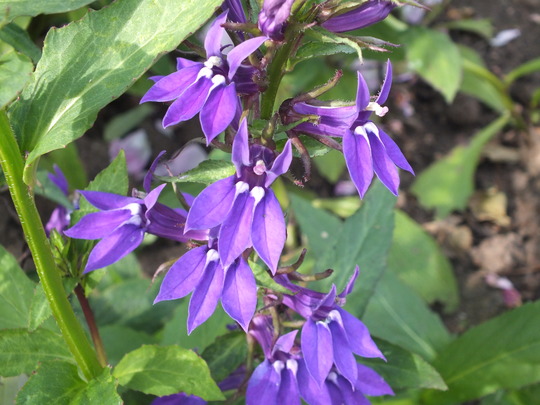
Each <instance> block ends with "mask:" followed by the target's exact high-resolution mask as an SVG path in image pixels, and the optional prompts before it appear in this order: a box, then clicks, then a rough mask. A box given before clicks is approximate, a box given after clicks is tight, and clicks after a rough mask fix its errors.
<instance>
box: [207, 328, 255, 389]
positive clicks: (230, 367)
mask: <svg viewBox="0 0 540 405" xmlns="http://www.w3.org/2000/svg"><path fill="white" fill-rule="evenodd" d="M247 355H248V348H247V342H246V334H245V333H244V332H233V333H228V334H227V335H223V336H220V337H218V338H217V339H216V341H215V342H214V343H212V344H211V345H210V346H208V347H207V348H206V349H204V352H202V354H201V356H202V358H203V359H205V360H206V362H207V363H208V367H210V371H211V372H212V377H214V380H216V381H222V380H224V379H225V378H226V377H228V376H229V374H231V373H232V372H233V371H235V370H236V369H237V368H238V367H239V366H240V365H241V364H243V363H244V362H245V361H246V357H247Z"/></svg>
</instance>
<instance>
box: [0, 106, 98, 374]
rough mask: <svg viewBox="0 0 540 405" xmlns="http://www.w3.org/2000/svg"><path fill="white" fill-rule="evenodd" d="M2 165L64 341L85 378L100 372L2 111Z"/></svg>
mask: <svg viewBox="0 0 540 405" xmlns="http://www.w3.org/2000/svg"><path fill="white" fill-rule="evenodd" d="M0 145H1V147H0V164H1V165H2V169H3V171H4V175H5V177H6V182H7V184H8V186H9V192H10V193H11V198H12V199H13V203H14V204H15V209H16V210H17V214H18V215H19V219H20V221H21V225H22V228H23V231H24V235H25V237H26V241H27V243H28V246H29V247H30V251H31V252H32V257H33V258H34V263H35V265H36V271H37V273H38V276H39V279H40V280H41V284H42V286H43V290H44V291H45V295H46V296H47V300H48V301H49V304H50V306H51V309H52V312H53V314H54V317H55V319H56V322H57V323H58V326H59V327H60V330H61V332H62V335H63V337H64V340H65V341H66V343H67V345H68V347H69V349H70V350H71V353H72V354H73V356H74V357H75V360H76V361H77V363H78V365H79V366H80V368H81V370H82V372H83V374H84V375H85V377H86V378H88V379H91V378H94V377H96V376H98V375H99V374H100V373H101V370H102V367H101V366H100V364H99V361H98V359H97V356H96V353H95V351H94V349H93V348H92V346H91V344H90V342H89V341H88V338H87V337H86V334H85V332H84V329H83V328H82V326H81V324H80V323H79V321H78V320H77V318H76V316H75V313H74V312H73V308H72V307H71V305H70V303H69V301H68V299H67V297H66V293H65V290H64V287H63V285H62V279H61V277H60V272H59V270H58V269H57V267H56V264H55V262H54V257H53V255H52V251H51V248H50V245H49V241H48V239H47V236H46V235H45V230H44V229H43V225H42V223H41V218H40V217H39V214H38V211H37V209H36V205H35V202H34V196H33V193H32V190H31V189H29V188H28V187H27V186H26V184H24V182H23V169H24V161H23V158H22V156H21V154H20V150H19V146H18V145H17V141H16V140H15V136H14V134H13V131H12V130H11V127H10V125H9V120H8V117H7V115H6V112H5V111H3V110H2V111H0Z"/></svg>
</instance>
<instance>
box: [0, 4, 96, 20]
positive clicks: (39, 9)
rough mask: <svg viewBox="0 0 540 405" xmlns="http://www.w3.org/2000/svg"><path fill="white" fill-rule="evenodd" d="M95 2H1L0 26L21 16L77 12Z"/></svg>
mask: <svg viewBox="0 0 540 405" xmlns="http://www.w3.org/2000/svg"><path fill="white" fill-rule="evenodd" d="M93 1H94V0H0V26H2V25H4V24H6V23H8V22H9V21H12V20H13V19H15V18H16V17H19V16H23V15H24V16H30V17H35V16H36V15H38V14H57V13H63V12H66V11H70V10H76V9H78V8H81V7H83V6H86V5H87V4H90V3H92V2H93Z"/></svg>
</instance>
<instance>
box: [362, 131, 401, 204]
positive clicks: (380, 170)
mask: <svg viewBox="0 0 540 405" xmlns="http://www.w3.org/2000/svg"><path fill="white" fill-rule="evenodd" d="M368 124H369V123H368ZM366 125H367V124H366ZM372 125H373V127H374V128H373V129H375V130H376V127H375V125H374V124H372ZM366 130H367V134H368V137H369V144H370V146H371V154H372V157H373V171H374V172H375V174H376V175H377V177H378V178H379V179H380V180H381V182H382V183H383V184H384V185H385V186H386V188H388V190H390V191H391V192H392V194H394V195H397V194H398V188H399V172H398V169H397V167H396V165H395V164H394V162H392V159H390V157H389V156H388V155H387V154H386V150H385V148H384V145H383V143H382V142H381V140H380V139H379V137H378V136H377V135H376V134H375V133H373V132H372V131H370V130H369V129H368V128H366Z"/></svg>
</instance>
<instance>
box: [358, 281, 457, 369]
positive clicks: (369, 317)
mask: <svg viewBox="0 0 540 405" xmlns="http://www.w3.org/2000/svg"><path fill="white" fill-rule="evenodd" d="M361 281H362V279H361V278H360V282H361ZM354 306H355V305H354V303H352V304H351V305H350V307H351V308H354ZM351 312H352V313H353V315H356V313H355V312H354V311H351ZM363 321H364V322H365V324H366V325H367V326H368V328H369V329H370V331H371V333H372V334H373V335H375V336H377V337H380V338H382V339H385V340H387V341H389V342H390V343H393V344H395V345H398V346H400V347H402V348H404V349H407V350H409V351H411V352H413V353H416V354H419V355H420V356H422V357H423V358H424V359H426V360H427V361H432V360H433V359H434V358H435V357H436V355H437V352H438V351H439V350H441V349H442V348H443V347H444V346H446V345H447V344H448V343H449V342H450V341H451V337H450V335H449V333H448V331H447V330H446V328H445V327H444V325H443V323H442V322H441V320H440V319H439V317H438V316H437V315H436V314H435V313H434V312H432V311H431V310H430V309H429V308H428V307H427V306H426V304H425V303H424V302H423V301H422V299H421V298H420V297H419V296H418V295H417V294H416V293H415V292H414V291H413V290H412V289H410V288H409V287H408V286H407V285H406V284H404V283H403V282H401V281H400V280H399V279H398V278H397V277H396V276H395V275H394V274H393V273H390V272H386V273H385V274H384V276H383V277H382V279H381V280H380V281H379V284H377V289H376V290H375V293H374V294H373V297H372V299H371V300H370V301H369V304H368V306H367V309H366V312H365V314H364V316H363Z"/></svg>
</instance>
